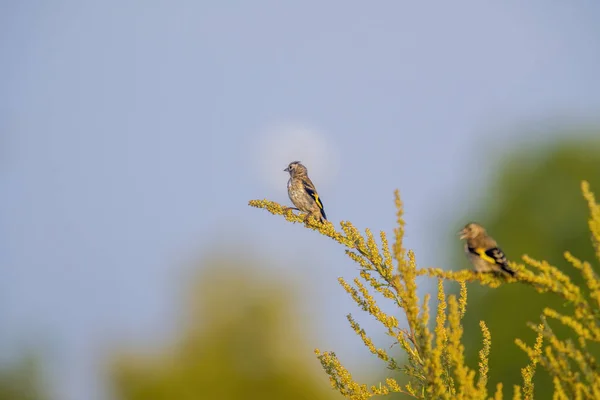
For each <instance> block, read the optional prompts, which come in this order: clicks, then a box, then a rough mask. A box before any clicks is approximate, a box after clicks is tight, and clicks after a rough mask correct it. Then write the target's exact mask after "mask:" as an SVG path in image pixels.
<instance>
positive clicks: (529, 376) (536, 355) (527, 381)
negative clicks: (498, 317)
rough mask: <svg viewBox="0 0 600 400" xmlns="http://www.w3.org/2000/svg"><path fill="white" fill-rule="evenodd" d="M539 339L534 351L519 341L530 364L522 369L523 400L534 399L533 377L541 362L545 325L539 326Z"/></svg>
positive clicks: (536, 340) (518, 343)
mask: <svg viewBox="0 0 600 400" xmlns="http://www.w3.org/2000/svg"><path fill="white" fill-rule="evenodd" d="M537 331H538V334H537V337H536V339H535V346H534V347H533V349H531V348H528V347H527V346H526V345H525V344H524V343H523V342H522V341H520V340H519V339H517V341H518V342H517V345H518V346H519V347H521V348H522V349H523V350H525V352H526V353H527V355H528V356H529V359H530V363H529V365H527V366H526V367H525V368H523V369H521V375H522V376H523V398H524V400H532V399H533V386H534V385H533V376H534V375H535V367H536V365H537V364H538V362H539V361H540V356H541V355H542V344H543V341H544V325H543V324H540V325H538V326H537Z"/></svg>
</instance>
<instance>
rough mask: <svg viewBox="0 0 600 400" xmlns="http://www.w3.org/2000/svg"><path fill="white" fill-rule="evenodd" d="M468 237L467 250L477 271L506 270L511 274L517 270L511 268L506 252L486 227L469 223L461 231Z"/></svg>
mask: <svg viewBox="0 0 600 400" xmlns="http://www.w3.org/2000/svg"><path fill="white" fill-rule="evenodd" d="M459 234H460V238H461V239H466V241H467V242H466V244H465V252H466V253H467V257H468V258H469V260H470V261H471V263H472V264H473V266H474V267H475V270H476V271H477V272H492V271H493V272H504V273H507V274H509V275H511V276H514V275H515V271H513V270H512V269H510V268H509V266H508V261H507V260H506V256H505V255H504V252H503V251H502V250H501V249H500V248H499V247H498V244H497V243H496V241H495V240H494V239H492V237H490V236H489V235H488V234H487V232H486V231H485V229H484V228H483V227H482V226H481V225H479V224H476V223H473V222H472V223H469V224H467V225H465V227H464V228H463V229H462V230H461V231H460V232H459Z"/></svg>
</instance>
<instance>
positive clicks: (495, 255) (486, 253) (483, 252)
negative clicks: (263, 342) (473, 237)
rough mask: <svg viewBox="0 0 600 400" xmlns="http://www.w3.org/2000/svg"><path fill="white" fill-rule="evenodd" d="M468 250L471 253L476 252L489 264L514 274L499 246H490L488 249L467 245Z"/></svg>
mask: <svg viewBox="0 0 600 400" xmlns="http://www.w3.org/2000/svg"><path fill="white" fill-rule="evenodd" d="M469 251H470V252H471V253H473V254H477V255H478V256H479V257H481V258H482V259H484V260H485V261H487V262H489V263H490V264H495V265H498V266H499V267H500V268H502V269H503V270H504V271H506V272H508V273H509V274H511V275H514V271H513V270H512V269H510V268H509V267H508V260H507V259H506V255H505V254H504V252H503V251H502V250H501V249H500V248H499V247H492V248H489V249H485V248H483V247H469Z"/></svg>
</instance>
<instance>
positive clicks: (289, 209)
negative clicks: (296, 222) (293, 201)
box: [282, 207, 298, 218]
mask: <svg viewBox="0 0 600 400" xmlns="http://www.w3.org/2000/svg"><path fill="white" fill-rule="evenodd" d="M292 210H298V209H297V208H295V207H283V210H282V211H283V214H285V215H286V216H287V217H288V218H289V217H291V216H292V215H294V213H293V212H292Z"/></svg>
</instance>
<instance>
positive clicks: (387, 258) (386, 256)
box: [379, 231, 394, 279]
mask: <svg viewBox="0 0 600 400" xmlns="http://www.w3.org/2000/svg"><path fill="white" fill-rule="evenodd" d="M379 237H380V238H381V250H382V251H383V264H384V265H385V267H386V275H385V278H387V279H389V278H391V276H392V271H393V270H394V262H393V261H392V254H391V253H390V245H389V243H388V240H387V235H386V234H385V232H384V231H381V232H379Z"/></svg>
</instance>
